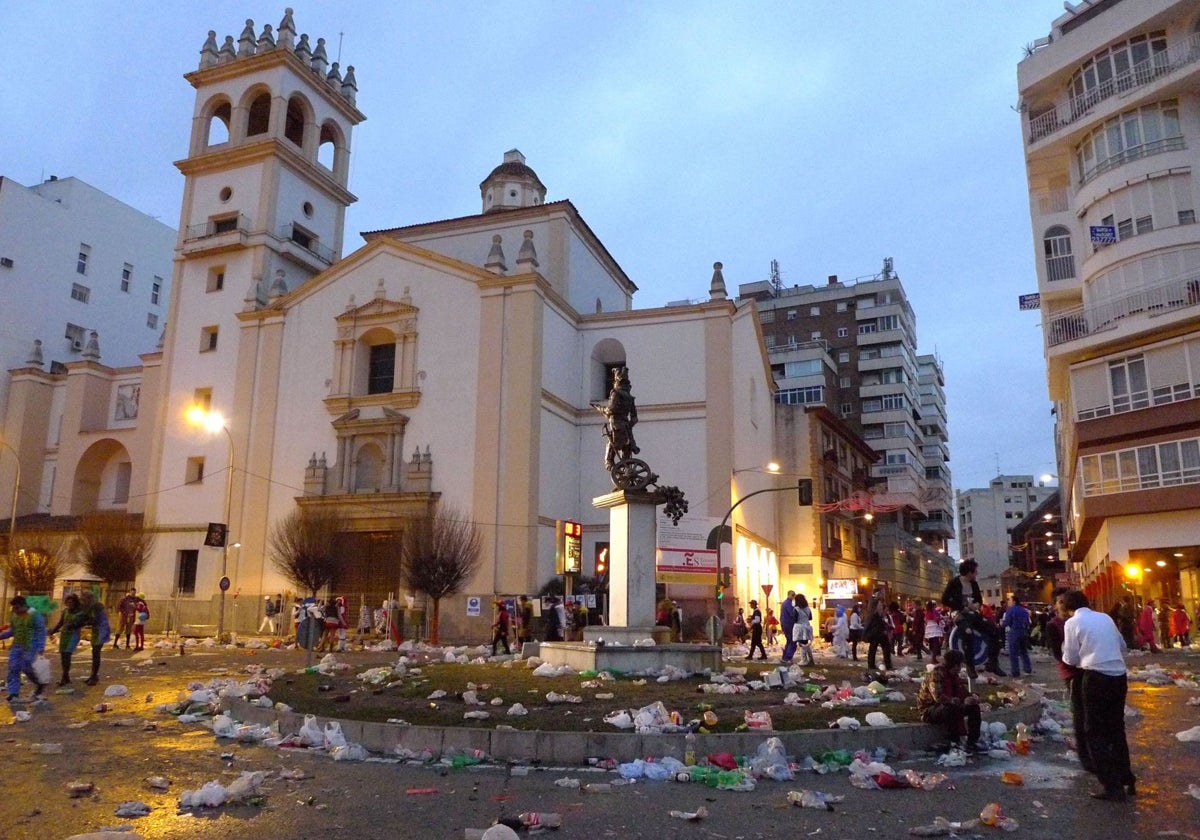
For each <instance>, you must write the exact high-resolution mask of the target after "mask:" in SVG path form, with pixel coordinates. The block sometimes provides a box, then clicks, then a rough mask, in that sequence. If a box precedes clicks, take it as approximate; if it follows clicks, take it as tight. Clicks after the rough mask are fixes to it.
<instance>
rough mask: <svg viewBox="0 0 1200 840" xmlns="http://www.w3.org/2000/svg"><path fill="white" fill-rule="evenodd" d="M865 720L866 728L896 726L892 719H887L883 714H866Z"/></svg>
mask: <svg viewBox="0 0 1200 840" xmlns="http://www.w3.org/2000/svg"><path fill="white" fill-rule="evenodd" d="M866 720H867V726H895V725H896V724H895V723H894V722H893V721H892V719H891V718H890V717H888V716H887V715H885V714H884V713H883V712H868V713H867V718H866Z"/></svg>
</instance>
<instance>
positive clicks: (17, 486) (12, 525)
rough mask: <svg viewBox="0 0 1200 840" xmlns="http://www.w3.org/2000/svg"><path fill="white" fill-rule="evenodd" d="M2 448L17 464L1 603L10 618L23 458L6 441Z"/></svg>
mask: <svg viewBox="0 0 1200 840" xmlns="http://www.w3.org/2000/svg"><path fill="white" fill-rule="evenodd" d="M0 446H3V447H4V448H5V449H7V450H8V451H9V452H11V453H12V454H13V460H14V461H15V462H16V464H17V475H16V477H15V478H14V480H13V492H12V513H11V515H10V516H9V517H8V563H6V564H5V567H4V600H3V601H0V615H3V616H4V617H5V618H7V617H8V572H9V569H11V568H12V558H13V543H14V541H15V540H16V532H17V494H18V492H19V491H20V489H21V458H20V456H19V455H17V450H15V449H13V448H12V446H10V445H9V444H8V443H6V442H5V441H4V440H0Z"/></svg>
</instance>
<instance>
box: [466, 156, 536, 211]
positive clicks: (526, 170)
mask: <svg viewBox="0 0 1200 840" xmlns="http://www.w3.org/2000/svg"><path fill="white" fill-rule="evenodd" d="M479 193H480V196H481V197H482V199H483V212H484V213H496V212H499V211H501V210H515V209H518V208H521V207H536V206H538V205H540V204H543V203H545V201H546V186H545V184H543V183H542V181H541V179H540V178H538V176H537V173H536V172H534V171H533V169H531V168H530V167H529V165H528V164H526V163H525V155H523V154H521V152H520V151H518V150H517V149H510V150H509V151H507V152H505V153H504V160H503V162H502V163H501V164H500V165H499V166H497V167H496V168H495V169H493V170H492V171H491V174H489V175H488V176H487V177H486V178H484V179H483V181H482V182H481V183H480V184H479Z"/></svg>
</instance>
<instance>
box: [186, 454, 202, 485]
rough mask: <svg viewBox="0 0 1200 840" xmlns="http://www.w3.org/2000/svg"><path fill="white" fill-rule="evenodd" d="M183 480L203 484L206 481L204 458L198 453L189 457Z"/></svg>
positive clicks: (187, 482) (188, 482)
mask: <svg viewBox="0 0 1200 840" xmlns="http://www.w3.org/2000/svg"><path fill="white" fill-rule="evenodd" d="M183 481H184V483H185V484H202V483H203V482H204V458H203V456H200V455H196V456H193V457H191V458H188V459H187V464H186V466H185V467H184V473H183Z"/></svg>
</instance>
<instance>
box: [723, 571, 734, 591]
mask: <svg viewBox="0 0 1200 840" xmlns="http://www.w3.org/2000/svg"><path fill="white" fill-rule="evenodd" d="M732 582H733V569H722V570H721V586H724V587H728V586H729V584H730V583H732Z"/></svg>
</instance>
